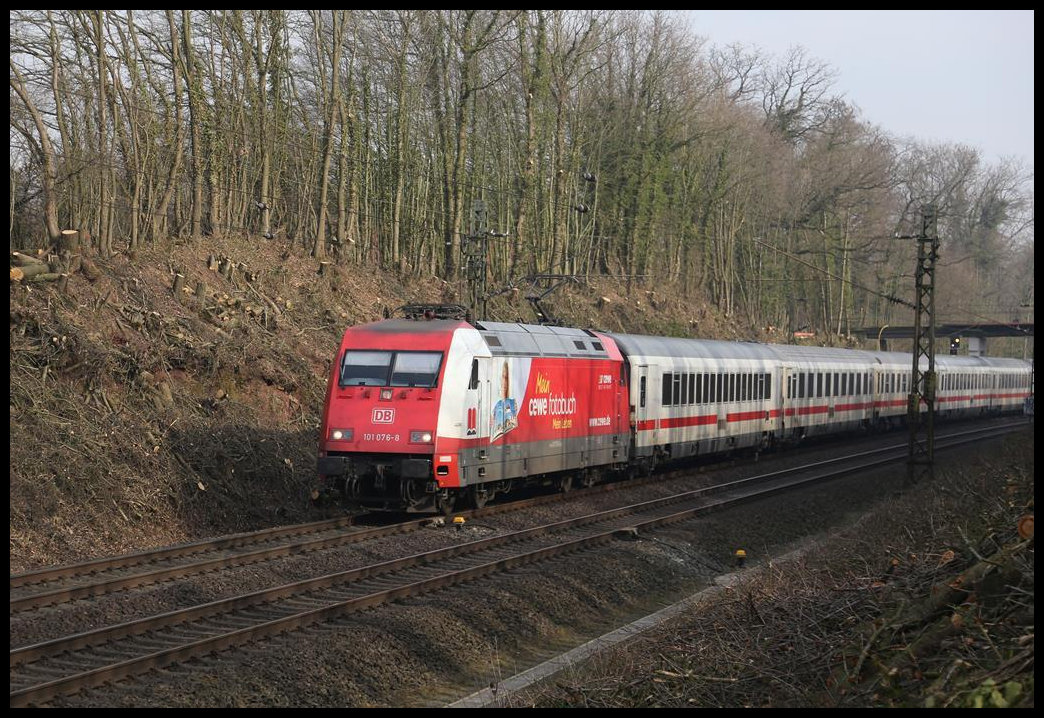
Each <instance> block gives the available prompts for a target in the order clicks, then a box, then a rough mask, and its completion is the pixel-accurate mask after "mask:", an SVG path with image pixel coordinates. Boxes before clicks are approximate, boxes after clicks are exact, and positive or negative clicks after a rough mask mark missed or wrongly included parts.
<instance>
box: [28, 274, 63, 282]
mask: <svg viewBox="0 0 1044 718" xmlns="http://www.w3.org/2000/svg"><path fill="white" fill-rule="evenodd" d="M61 276H62V275H61V274H59V273H58V272H45V273H44V274H37V275H35V276H33V277H29V278H28V279H26V281H27V282H54V281H56V280H58V279H60V278H61Z"/></svg>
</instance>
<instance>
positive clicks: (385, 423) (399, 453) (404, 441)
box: [318, 320, 474, 510]
mask: <svg viewBox="0 0 1044 718" xmlns="http://www.w3.org/2000/svg"><path fill="white" fill-rule="evenodd" d="M461 328H468V329H470V325H468V324H466V323H464V322H460V321H449V320H429V321H420V322H418V321H409V320H387V321H383V322H376V323H373V324H368V325H363V326H360V327H352V328H349V329H348V330H347V331H346V332H345V334H344V338H343V340H342V341H341V346H340V348H339V351H338V354H337V359H336V361H335V362H334V365H333V367H332V368H331V371H330V376H329V382H328V387H327V396H326V410H325V412H324V413H323V422H322V427H321V429H320V439H319V465H318V470H319V475H320V480H321V482H322V483H323V485H324V487H326V488H330V489H335V490H338V491H341V492H343V493H344V495H345V497H346V498H347V499H348V500H349V502H350V503H352V504H356V505H361V506H369V507H372V508H382V509H390V508H405V509H406V510H425V509H430V508H432V507H433V505H434V504H435V502H436V499H437V497H438V493H439V490H440V487H439V483H440V482H439V480H440V478H443V477H446V476H448V474H449V470H448V468H447V467H446V466H445V465H442V466H437V465H436V464H437V462H436V461H435V452H436V449H437V442H438V421H439V407H440V404H441V397H442V394H443V390H444V387H445V385H446V383H447V382H449V383H451V384H452V383H453V380H454V376H455V375H459V373H460V372H459V371H456V372H455V371H454V369H459V366H458V365H459V364H461V362H460V361H453V360H452V359H453V358H452V357H451V356H450V355H451V353H452V354H457V353H459V352H451V346H452V345H453V337H454V333H455V332H456V330H458V329H461ZM472 331H474V330H472ZM458 380H459V379H458ZM465 380H466V378H465ZM440 474H441V475H442V476H440Z"/></svg>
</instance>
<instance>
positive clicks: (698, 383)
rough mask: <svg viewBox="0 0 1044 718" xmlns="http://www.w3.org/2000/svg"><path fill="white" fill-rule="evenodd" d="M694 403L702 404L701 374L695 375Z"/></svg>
mask: <svg viewBox="0 0 1044 718" xmlns="http://www.w3.org/2000/svg"><path fill="white" fill-rule="evenodd" d="M696 403H697V404H702V403H703V374H697V375H696Z"/></svg>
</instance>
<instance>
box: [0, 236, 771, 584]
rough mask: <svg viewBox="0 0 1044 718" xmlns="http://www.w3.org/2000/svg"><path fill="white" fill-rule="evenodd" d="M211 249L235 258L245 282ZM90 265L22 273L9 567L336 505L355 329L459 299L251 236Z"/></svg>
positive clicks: (680, 327) (503, 308)
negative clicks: (334, 377) (326, 495)
mask: <svg viewBox="0 0 1044 718" xmlns="http://www.w3.org/2000/svg"><path fill="white" fill-rule="evenodd" d="M262 242H263V240H262ZM244 247H249V249H244ZM211 257H213V259H214V260H219V259H221V258H223V257H227V258H229V259H230V260H231V261H232V262H233V264H234V265H235V269H234V270H233V272H232V276H231V278H228V277H225V276H223V275H222V274H221V273H220V272H219V271H217V270H211V269H210V268H209V265H210V264H211V261H210V260H211ZM93 261H94V263H95V264H96V265H97V267H98V269H99V270H100V276H99V277H97V278H96V279H95V280H94V281H89V280H88V279H87V277H86V276H85V275H84V274H82V273H76V274H74V275H72V276H71V277H70V279H69V283H68V287H67V289H66V291H65V292H60V291H58V288H57V285H56V284H55V283H54V282H46V283H20V282H18V283H16V282H12V284H11V288H10V346H11V349H10V355H11V374H10V389H11V398H10V430H11V440H10V445H11V487H10V502H11V510H10V537H11V538H10V559H11V570H12V572H17V571H23V570H28V569H30V568H32V567H35V566H40V565H44V564H55V563H67V562H72V561H80V560H86V559H89V558H93V557H97V556H103V555H110V554H115V553H122V552H127V551H133V550H137V549H142V548H145V547H148V546H155V545H164V544H171V543H177V542H183V541H188V540H193V539H199V538H202V537H207V536H213V535H220V534H227V533H233V532H238V531H248V530H254V529H258V528H263V527H265V526H270V525H273V524H279V523H291V522H298V521H307V520H311V519H315V518H319V517H321V516H322V515H323V514H324V512H325V511H327V510H331V509H330V507H323V506H320V505H316V504H315V503H313V501H312V499H311V492H312V489H313V488H314V479H315V469H314V467H315V455H316V432H317V431H318V427H319V412H320V411H321V408H322V401H323V395H324V392H325V389H326V376H327V371H328V368H329V362H330V359H331V356H332V353H333V351H334V349H335V347H336V346H337V343H338V341H339V340H340V336H341V334H342V332H343V331H344V329H345V327H346V326H348V325H350V324H356V323H361V322H368V321H374V320H377V319H380V318H381V317H382V316H383V315H384V312H385V311H394V310H395V309H396V308H397V307H399V306H401V305H402V304H404V303H407V302H454V301H459V298H458V297H457V295H456V293H455V287H453V286H450V285H448V284H447V283H446V282H443V281H442V280H440V279H438V278H435V277H427V278H422V279H420V280H418V279H415V278H409V279H403V278H400V277H397V276H394V275H390V274H386V273H383V272H381V271H379V270H378V269H376V268H374V267H367V266H358V265H354V264H352V263H350V262H347V261H345V262H335V263H333V264H332V265H330V266H329V267H327V268H326V271H324V272H323V274H322V275H321V276H320V275H319V274H317V269H318V266H319V265H318V263H317V262H316V261H315V260H314V259H312V258H311V257H309V256H308V255H307V254H306V253H305V252H304V251H303V250H300V249H292V250H290V249H287V248H286V247H285V246H284V245H281V244H278V243H262V244H256V245H254V246H249V245H248V244H247V242H245V241H244V240H242V239H235V240H233V239H216V238H207V239H206V240H201V241H199V242H197V243H180V242H171V243H169V244H166V245H163V246H158V245H156V246H151V247H149V248H147V249H145V250H142V251H139V252H137V253H136V254H135V256H128V255H124V254H119V255H116V256H115V257H114V258H113V259H111V260H110V261H102V260H98V259H96V258H93ZM214 263H215V264H216V262H214ZM179 273H180V274H182V275H184V278H185V279H184V284H183V289H182V291H181V292H180V293H179V294H178V295H177V296H175V295H174V293H173V291H172V284H173V280H174V277H175V274H179ZM200 283H202V287H199V291H200V295H199V296H197V286H198V285H199V284H200ZM525 293H526V288H525V287H522V288H521V291H520V292H517V293H508V294H506V295H504V296H502V297H500V298H497V299H495V300H493V301H492V302H491V304H490V307H489V317H488V318H490V319H495V320H500V321H515V320H521V321H527V322H532V321H534V314H533V311H532V309H531V308H530V306H529V304H528V303H527V302H526V301H525V299H524V298H520V297H519V295H522V297H524V296H525ZM509 297H510V299H509ZM544 304H545V305H546V306H548V307H551V308H553V310H554V311H555V312H556V313H557V314H558V316H559V317H561V318H562V319H563V320H564V321H565V322H567V323H569V324H573V325H578V326H589V327H596V328H603V329H609V330H617V331H628V332H638V333H664V334H673V335H688V336H713V337H719V338H742V339H753V338H759V336H760V335H759V332H758V330H757V329H756V328H750V327H739V326H736V325H735V324H733V323H731V322H727V321H725V320H722V319H721V318H719V317H717V316H715V314H714V312H713V311H711V310H710V309H708V307H707V306H706V304H705V303H701V302H698V301H694V302H686V301H684V300H682V299H679V298H673V297H665V296H662V295H660V294H657V293H655V292H651V291H645V290H642V291H640V292H635V293H633V294H632V295H631V296H630V297H625V296H622V295H621V294H620V293H619V288H618V287H615V286H614V285H613V284H611V283H609V282H608V281H606V280H602V281H601V282H599V283H597V284H591V285H588V284H580V283H578V284H569V285H567V286H565V287H563V288H561V289H559V290H557V291H556V292H555V293H553V294H552V295H550V296H549V297H548V298H547V299H546V300H545V301H544ZM760 338H769V339H774V340H776V341H779V340H780V337H778V336H768V337H765V336H760Z"/></svg>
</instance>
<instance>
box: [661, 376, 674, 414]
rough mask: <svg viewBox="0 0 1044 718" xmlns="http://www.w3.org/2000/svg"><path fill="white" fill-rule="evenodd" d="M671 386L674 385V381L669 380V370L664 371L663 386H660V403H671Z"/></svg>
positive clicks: (666, 404) (665, 404)
mask: <svg viewBox="0 0 1044 718" xmlns="http://www.w3.org/2000/svg"><path fill="white" fill-rule="evenodd" d="M673 387H674V382H673V381H671V374H670V372H665V373H664V375H663V387H662V391H663V397H662V398H661V401H660V403H661V404H663V405H664V406H670V405H671V390H672V389H673Z"/></svg>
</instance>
